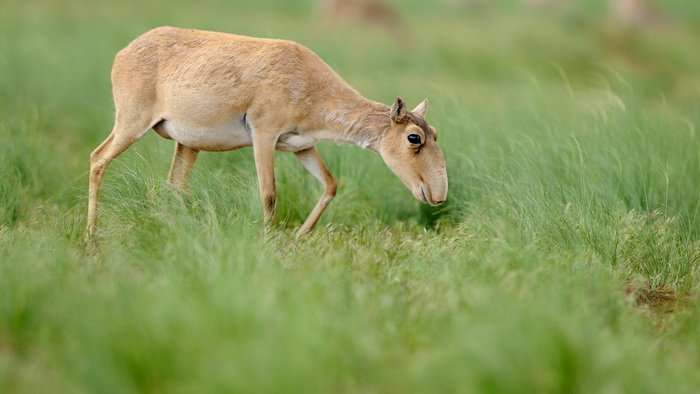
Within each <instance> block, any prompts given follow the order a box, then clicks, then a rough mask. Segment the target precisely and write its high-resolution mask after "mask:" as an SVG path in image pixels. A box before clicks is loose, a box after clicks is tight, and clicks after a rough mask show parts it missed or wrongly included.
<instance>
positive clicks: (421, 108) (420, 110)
mask: <svg viewBox="0 0 700 394" xmlns="http://www.w3.org/2000/svg"><path fill="white" fill-rule="evenodd" d="M411 112H413V113H414V114H416V115H420V117H421V118H425V114H426V113H427V112H428V99H425V100H423V101H421V103H420V104H418V105H417V106H416V108H413V111H411Z"/></svg>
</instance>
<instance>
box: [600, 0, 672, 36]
mask: <svg viewBox="0 0 700 394" xmlns="http://www.w3.org/2000/svg"><path fill="white" fill-rule="evenodd" d="M609 13H610V16H611V17H612V19H613V21H615V22H616V23H619V24H621V25H622V26H623V27H631V28H642V29H650V28H651V29H653V28H657V27H662V26H667V25H671V22H670V19H669V17H668V16H667V15H666V14H665V13H664V12H663V11H662V10H661V9H659V8H658V7H656V6H654V5H653V4H652V3H649V2H647V1H644V0H610V10H609Z"/></svg>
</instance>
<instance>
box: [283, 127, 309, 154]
mask: <svg viewBox="0 0 700 394" xmlns="http://www.w3.org/2000/svg"><path fill="white" fill-rule="evenodd" d="M314 145H316V139H315V138H313V137H311V136H309V135H301V134H297V133H296V132H293V131H291V132H288V133H284V134H282V135H280V137H279V139H277V145H276V146H275V149H277V150H280V151H285V152H299V151H302V150H305V149H309V148H311V147H313V146H314Z"/></svg>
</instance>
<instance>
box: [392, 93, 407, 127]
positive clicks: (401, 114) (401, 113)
mask: <svg viewBox="0 0 700 394" xmlns="http://www.w3.org/2000/svg"><path fill="white" fill-rule="evenodd" d="M390 116H391V121H392V122H394V123H401V122H403V120H404V118H405V117H406V103H405V102H404V101H403V99H402V98H401V97H397V98H396V101H394V104H393V105H392V106H391V115H390Z"/></svg>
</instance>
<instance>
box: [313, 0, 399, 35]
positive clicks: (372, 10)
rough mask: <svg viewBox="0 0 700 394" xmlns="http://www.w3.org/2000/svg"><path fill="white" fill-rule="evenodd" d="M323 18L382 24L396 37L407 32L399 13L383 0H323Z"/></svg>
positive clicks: (336, 20)
mask: <svg viewBox="0 0 700 394" xmlns="http://www.w3.org/2000/svg"><path fill="white" fill-rule="evenodd" d="M323 11H324V14H325V15H324V16H325V19H326V20H328V21H330V23H333V24H338V23H348V22H349V23H364V24H369V25H376V26H382V27H384V28H386V29H387V30H388V31H389V32H390V33H391V34H393V35H395V36H396V37H397V38H402V37H403V36H405V35H406V34H408V29H407V28H406V26H405V25H404V24H403V22H402V21H401V18H400V16H399V13H398V12H397V11H396V10H395V9H394V8H393V7H392V6H391V5H390V4H388V3H386V2H384V1H383V0H323Z"/></svg>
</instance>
